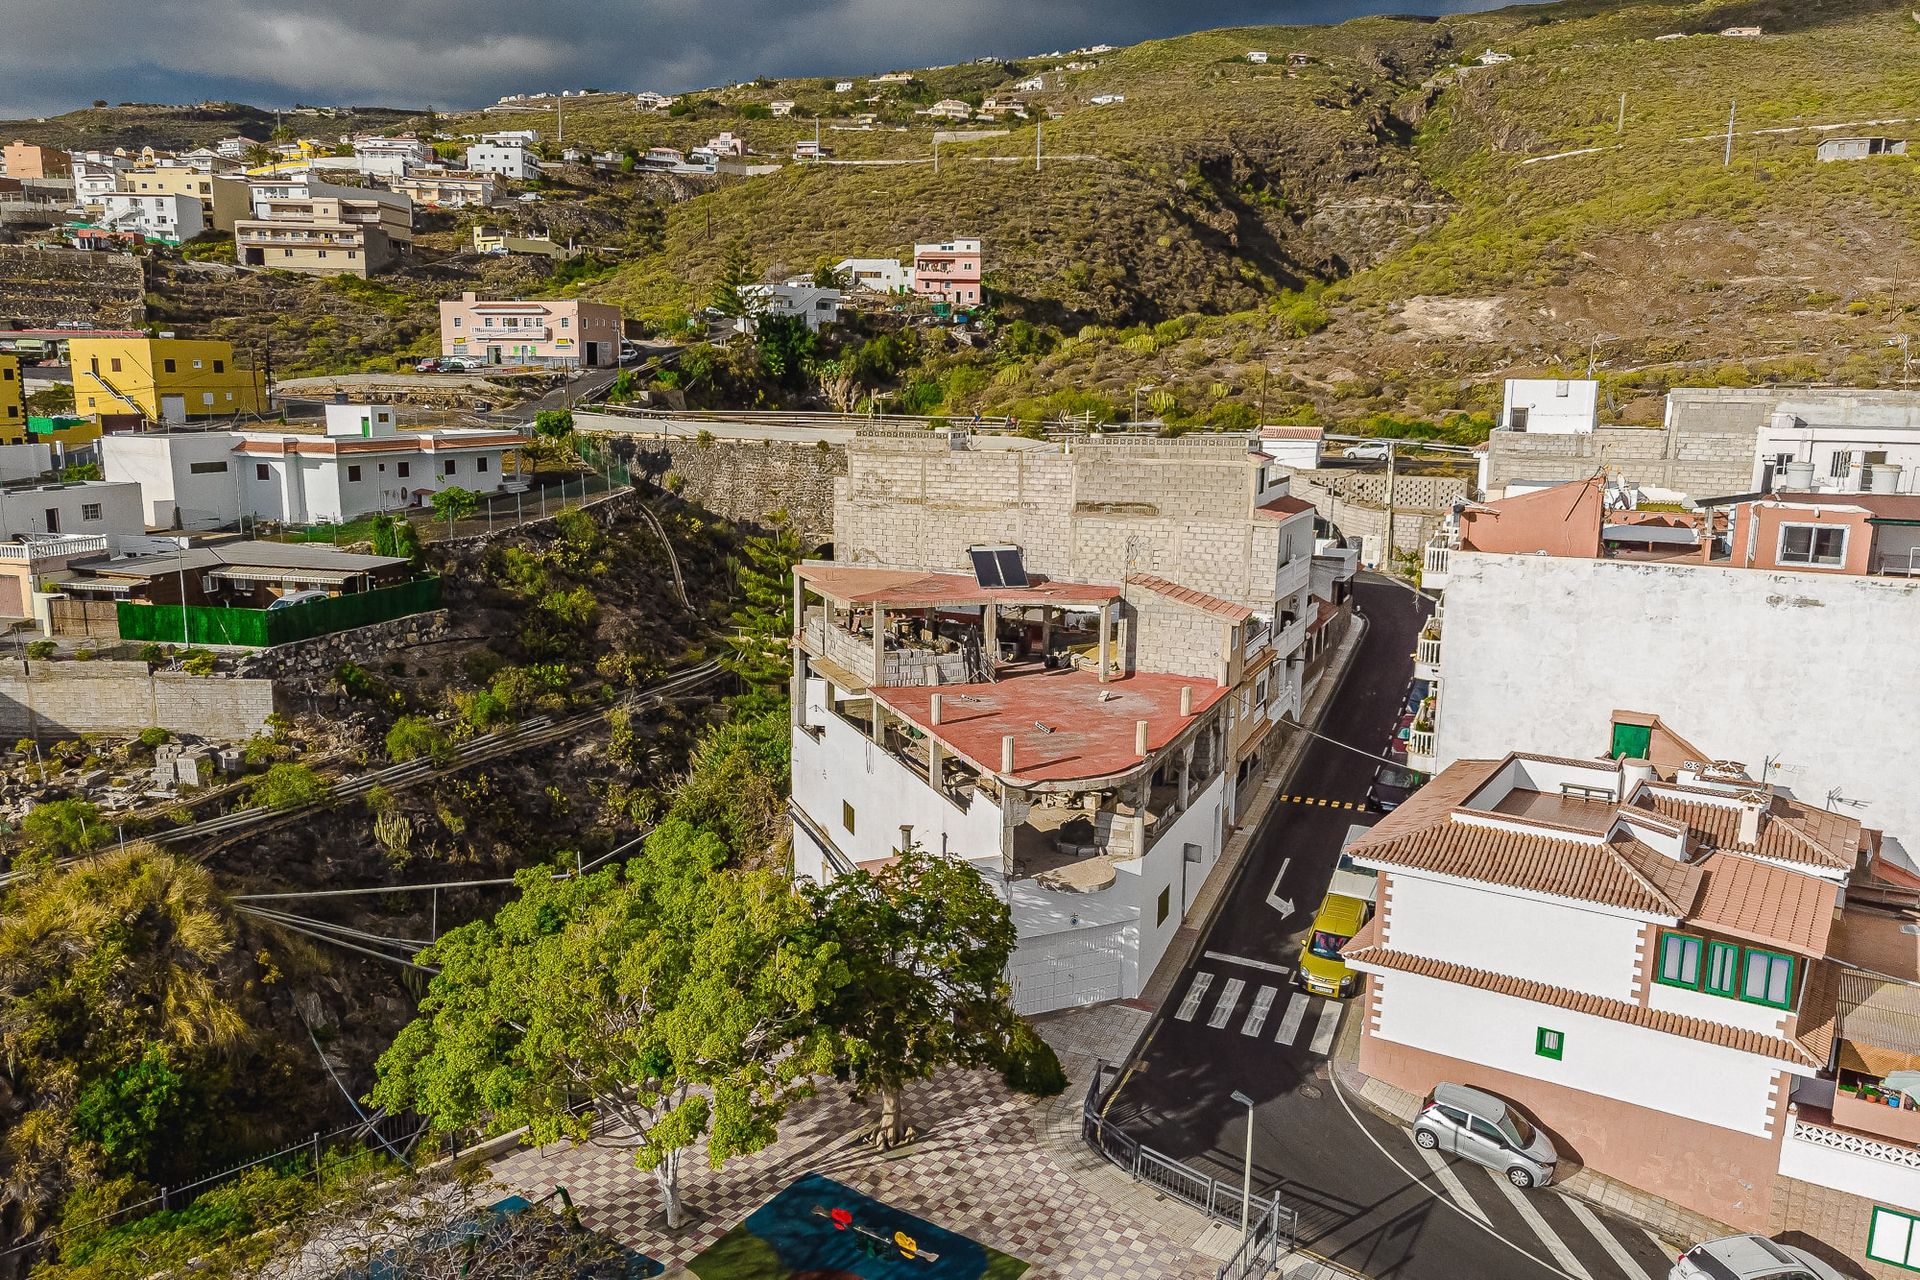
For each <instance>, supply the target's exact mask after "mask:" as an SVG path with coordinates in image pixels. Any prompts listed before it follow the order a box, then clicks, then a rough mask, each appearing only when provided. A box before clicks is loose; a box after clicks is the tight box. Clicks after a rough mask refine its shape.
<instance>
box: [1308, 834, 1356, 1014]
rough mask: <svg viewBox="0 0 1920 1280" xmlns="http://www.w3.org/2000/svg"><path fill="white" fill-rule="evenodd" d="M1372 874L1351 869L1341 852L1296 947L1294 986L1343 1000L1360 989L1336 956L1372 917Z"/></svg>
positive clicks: (1312, 993)
mask: <svg viewBox="0 0 1920 1280" xmlns="http://www.w3.org/2000/svg"><path fill="white" fill-rule="evenodd" d="M1376 891H1377V890H1376V888H1375V880H1374V877H1373V876H1372V875H1370V874H1368V873H1366V872H1362V871H1355V870H1353V869H1352V864H1351V863H1350V862H1349V861H1348V860H1347V857H1346V855H1345V854H1342V855H1341V856H1340V865H1339V867H1338V869H1337V870H1335V871H1334V873H1333V884H1332V887H1331V888H1329V889H1328V891H1327V896H1326V900H1325V901H1323V902H1322V903H1321V904H1320V910H1319V911H1317V912H1315V913H1314V917H1313V928H1312V929H1311V930H1310V931H1309V932H1308V933H1307V940H1306V942H1305V943H1304V944H1302V946H1301V948H1300V964H1299V967H1298V969H1297V970H1296V972H1295V974H1294V979H1293V981H1294V985H1295V986H1297V987H1299V988H1300V989H1301V990H1302V991H1305V992H1307V993H1309V994H1311V995H1316V996H1334V997H1336V998H1340V999H1345V998H1346V997H1347V996H1350V995H1352V994H1353V993H1354V992H1355V991H1358V990H1359V989H1360V975H1359V974H1358V973H1355V972H1354V971H1353V970H1352V969H1349V968H1348V967H1347V962H1346V961H1345V960H1342V959H1341V958H1340V949H1341V948H1342V947H1344V946H1346V945H1347V941H1348V940H1349V939H1350V938H1352V937H1353V935H1354V934H1356V933H1358V932H1360V928H1361V926H1362V925H1364V924H1366V922H1367V921H1369V920H1371V919H1373V895H1374V893H1375V892H1376Z"/></svg>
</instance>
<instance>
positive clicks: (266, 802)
mask: <svg viewBox="0 0 1920 1280" xmlns="http://www.w3.org/2000/svg"><path fill="white" fill-rule="evenodd" d="M332 790H333V788H332V787H331V786H330V785H329V784H328V782H327V780H326V779H325V778H323V777H321V776H320V774H318V773H316V772H315V771H314V770H312V769H309V768H308V767H307V766H306V765H303V764H285V763H283V764H276V765H273V766H271V767H270V768H268V770H267V771H266V772H265V773H264V774H262V775H260V777H259V779H258V780H257V781H255V782H254V784H253V803H254V804H255V805H257V806H260V807H262V808H267V809H298V808H300V807H301V806H303V805H309V804H318V803H319V802H320V801H322V800H325V799H326V798H327V796H328V795H330V794H331V793H332Z"/></svg>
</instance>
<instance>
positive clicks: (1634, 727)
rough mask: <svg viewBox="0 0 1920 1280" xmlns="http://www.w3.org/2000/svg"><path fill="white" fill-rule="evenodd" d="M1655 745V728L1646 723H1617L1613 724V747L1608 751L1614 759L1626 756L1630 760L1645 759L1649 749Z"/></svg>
mask: <svg viewBox="0 0 1920 1280" xmlns="http://www.w3.org/2000/svg"><path fill="white" fill-rule="evenodd" d="M1652 745H1653V729H1652V727H1651V726H1649V725H1644V724H1616V725H1614V726H1613V749H1612V750H1611V751H1610V752H1608V755H1610V756H1611V757H1612V758H1613V759H1615V760H1618V759H1620V758H1621V757H1623V756H1624V757H1625V758H1627V759H1629V760H1645V759H1646V758H1647V751H1648V749H1649V748H1651V747H1652Z"/></svg>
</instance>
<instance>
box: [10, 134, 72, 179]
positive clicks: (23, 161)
mask: <svg viewBox="0 0 1920 1280" xmlns="http://www.w3.org/2000/svg"><path fill="white" fill-rule="evenodd" d="M72 175H73V164H72V161H70V160H69V159H68V158H67V153H66V152H64V151H56V150H55V149H54V148H52V147H41V146H36V145H34V144H33V143H31V142H27V141H26V140H24V139H21V138H15V139H14V140H13V141H12V142H9V143H8V144H7V145H6V146H4V147H0V177H7V178H12V179H14V180H15V181H27V182H31V181H35V180H44V179H48V178H67V177H71V176H72Z"/></svg>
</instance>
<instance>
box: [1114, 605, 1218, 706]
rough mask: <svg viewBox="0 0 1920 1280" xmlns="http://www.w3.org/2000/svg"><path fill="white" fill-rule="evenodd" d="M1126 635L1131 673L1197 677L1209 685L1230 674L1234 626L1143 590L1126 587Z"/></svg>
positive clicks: (1126, 648)
mask: <svg viewBox="0 0 1920 1280" xmlns="http://www.w3.org/2000/svg"><path fill="white" fill-rule="evenodd" d="M1125 598H1126V606H1125V609H1126V615H1127V616H1126V618H1125V623H1126V635H1125V639H1124V641H1123V646H1124V647H1123V650H1122V652H1123V653H1124V654H1125V657H1126V666H1127V669H1128V670H1130V671H1159V672H1164V673H1166V674H1168V675H1176V676H1193V677H1195V678H1197V679H1200V680H1203V681H1205V682H1206V683H1207V684H1209V685H1215V684H1218V683H1220V681H1221V680H1222V679H1223V678H1224V676H1225V672H1226V663H1225V660H1224V659H1225V654H1226V650H1227V646H1228V643H1229V637H1230V635H1231V632H1232V629H1233V624H1232V623H1229V622H1227V621H1225V620H1224V619H1221V618H1216V617H1214V616H1213V615H1212V614H1208V613H1202V612H1200V611H1199V610H1198V609H1190V608H1188V607H1187V606H1186V605H1183V604H1179V603H1176V602H1175V601H1172V600H1169V599H1167V598H1166V597H1165V596H1163V595H1160V594H1159V593H1158V592H1154V591H1149V590H1147V589H1146V588H1145V587H1133V586H1130V587H1128V588H1127V589H1126V597H1125Z"/></svg>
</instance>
